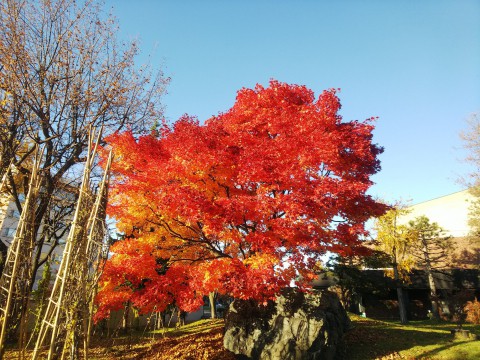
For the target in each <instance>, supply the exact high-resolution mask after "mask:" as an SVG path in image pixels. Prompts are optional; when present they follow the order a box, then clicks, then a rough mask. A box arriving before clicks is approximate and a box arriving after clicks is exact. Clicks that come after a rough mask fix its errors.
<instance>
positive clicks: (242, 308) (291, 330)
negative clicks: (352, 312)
mask: <svg viewBox="0 0 480 360" xmlns="http://www.w3.org/2000/svg"><path fill="white" fill-rule="evenodd" d="M349 327H350V320H349V318H348V316H347V313H346V312H345V310H344V309H343V307H342V305H341V303H340V301H339V299H338V297H337V295H336V294H334V293H332V292H329V291H326V290H316V291H315V290H314V291H313V292H311V293H308V294H306V293H302V292H300V291H297V290H295V289H285V291H284V292H283V293H282V295H281V296H280V297H279V298H278V299H277V301H276V302H273V301H272V302H269V303H268V304H267V305H266V306H263V305H258V304H257V303H256V302H254V301H245V300H235V301H234V302H233V303H232V304H231V305H230V309H229V311H228V313H227V316H226V322H225V336H224V346H225V348H226V349H228V350H229V351H231V352H233V353H235V354H237V355H238V357H239V358H244V359H247V358H250V359H255V360H256V359H259V360H320V359H321V360H333V359H335V360H337V359H343V354H344V346H343V335H344V333H345V331H346V330H347V329H348V328H349Z"/></svg>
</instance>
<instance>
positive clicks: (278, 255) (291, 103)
mask: <svg viewBox="0 0 480 360" xmlns="http://www.w3.org/2000/svg"><path fill="white" fill-rule="evenodd" d="M339 109H340V101H339V99H338V98H337V96H336V91H335V90H333V89H332V90H328V91H324V92H323V93H322V94H321V95H320V96H319V98H318V99H316V98H315V96H314V94H313V92H312V91H311V90H309V89H307V88H306V87H305V86H298V85H289V84H284V83H280V82H277V81H271V82H270V85H269V87H267V88H265V87H262V86H260V85H257V86H256V87H255V89H242V90H240V91H239V92H238V95H237V99H236V102H235V104H234V106H233V107H232V108H231V109H230V110H229V111H227V112H225V113H222V114H219V115H218V116H215V117H212V118H211V119H209V120H207V121H206V122H205V124H203V125H201V124H199V122H198V121H197V120H196V119H195V118H192V117H188V116H184V117H182V118H181V119H179V120H178V121H177V122H176V123H175V124H174V125H173V127H171V128H168V127H164V128H163V129H162V130H161V131H160V132H159V133H155V134H150V135H147V136H143V137H140V138H138V139H136V138H134V137H133V135H132V134H131V133H129V132H125V133H120V134H115V135H113V136H110V137H109V138H108V139H107V142H108V143H109V146H111V147H112V148H113V149H114V153H115V161H114V165H113V170H114V173H115V182H114V185H113V189H112V195H111V200H110V205H109V212H110V215H111V216H113V217H115V218H116V219H117V221H118V227H119V229H120V230H121V231H123V232H124V233H125V234H126V235H127V237H129V238H131V239H129V240H126V241H121V242H119V243H117V244H116V245H115V246H114V248H112V251H113V252H114V255H113V256H112V258H111V259H110V260H109V261H108V262H107V265H106V268H105V273H104V275H103V277H102V281H101V291H100V294H99V296H98V302H99V304H100V309H99V314H98V315H97V317H102V316H106V314H107V313H108V310H109V309H113V308H120V307H121V304H122V302H125V301H127V300H130V301H132V303H133V304H134V305H135V306H137V307H138V308H140V309H142V310H144V311H150V310H152V304H155V305H156V306H157V307H156V309H157V310H162V309H163V308H164V306H166V304H168V303H169V302H172V301H177V303H179V304H180V306H181V307H182V308H183V309H185V310H192V309H193V308H195V307H198V306H199V305H200V304H201V298H202V296H203V295H204V294H207V293H209V292H210V291H218V292H220V293H225V294H229V295H231V296H233V297H236V298H242V299H247V298H253V299H256V300H259V301H265V300H267V299H271V298H273V297H275V295H276V294H278V292H279V290H280V289H281V288H283V287H285V286H289V285H290V284H291V283H292V282H295V283H296V285H298V286H300V287H303V286H305V285H306V284H308V281H310V280H311V279H312V277H314V276H315V274H314V270H315V266H314V264H315V263H316V262H317V261H318V260H319V258H320V257H321V256H322V255H324V254H325V253H326V252H327V251H330V252H333V253H338V254H343V255H346V254H349V255H351V254H352V253H353V252H359V251H362V246H361V242H360V240H359V238H360V237H361V236H363V235H366V230H365V228H364V224H365V222H366V221H367V220H368V219H369V218H370V217H372V216H376V215H379V214H381V213H382V212H383V211H384V206H383V205H382V204H379V203H378V202H376V201H375V200H374V199H372V197H371V196H369V195H367V194H366V192H367V190H368V189H369V187H370V186H371V185H372V181H371V180H370V177H371V175H373V174H375V173H376V172H378V171H379V169H380V164H379V161H378V159H377V155H378V154H380V153H381V152H382V148H381V147H379V146H377V145H375V144H373V143H372V130H373V129H374V126H373V124H372V120H373V119H368V120H366V121H364V122H360V121H343V120H342V117H341V116H340V115H339V114H338V111H339ZM159 259H162V261H159ZM159 264H161V265H159Z"/></svg>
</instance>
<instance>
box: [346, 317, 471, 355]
mask: <svg viewBox="0 0 480 360" xmlns="http://www.w3.org/2000/svg"><path fill="white" fill-rule="evenodd" d="M355 324H356V326H355V327H354V328H353V329H352V330H351V331H350V332H348V333H347V335H346V348H347V356H346V358H347V359H351V360H367V359H368V360H370V359H377V358H382V357H385V358H388V359H396V358H401V357H400V355H399V352H401V351H403V350H408V349H412V348H414V347H419V348H425V350H419V351H418V353H416V354H412V356H413V357H412V358H414V359H435V356H436V355H438V354H439V353H440V352H441V351H444V350H448V349H449V348H453V347H457V346H458V347H459V348H461V346H460V345H461V344H463V343H470V341H453V338H452V335H451V334H450V332H449V331H447V329H446V328H445V330H444V331H442V332H439V331H429V329H427V328H421V327H419V328H418V329H415V327H414V326H406V327H404V326H401V325H392V324H388V323H383V322H379V321H372V320H368V321H359V322H356V323H355ZM436 330H440V329H439V328H436ZM441 330H443V329H441ZM475 343H477V344H478V347H479V351H480V342H475ZM432 346H434V347H435V348H434V349H431V347H432ZM412 351H413V350H412ZM465 356H466V355H462V357H459V358H458V359H462V360H463V359H468V357H465ZM471 359H477V357H471Z"/></svg>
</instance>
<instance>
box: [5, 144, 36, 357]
mask: <svg viewBox="0 0 480 360" xmlns="http://www.w3.org/2000/svg"><path fill="white" fill-rule="evenodd" d="M41 158H42V152H40V154H39V153H38V152H37V154H36V156H35V162H34V164H33V167H32V173H31V177H30V184H29V189H28V193H27V196H26V199H25V203H24V204H23V208H22V213H21V215H20V219H19V222H18V226H17V230H16V232H15V236H14V238H13V241H12V243H11V245H10V247H9V249H8V253H7V259H6V262H5V267H4V270H3V273H2V277H1V278H0V318H1V320H2V323H1V332H0V359H1V358H3V353H4V351H5V340H6V337H7V333H8V331H9V325H11V321H15V320H16V321H20V339H19V347H20V353H19V356H20V359H23V358H24V355H25V354H24V351H25V343H26V339H25V334H26V331H25V327H26V325H27V320H28V319H27V317H28V312H27V309H28V300H29V293H28V291H29V289H30V281H31V279H32V275H33V274H32V268H31V262H32V255H33V249H34V246H35V239H34V237H33V227H34V221H35V200H36V197H37V195H38V191H39V189H40V184H41V177H40V175H39V173H38V172H39V167H40V163H41ZM7 172H8V170H7ZM5 175H6V174H5ZM2 186H3V181H2ZM14 306H17V307H19V308H18V309H17V314H18V312H19V315H20V318H19V319H12V315H13V313H12V309H13V307H14Z"/></svg>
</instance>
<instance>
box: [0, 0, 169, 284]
mask: <svg viewBox="0 0 480 360" xmlns="http://www.w3.org/2000/svg"><path fill="white" fill-rule="evenodd" d="M116 32H117V23H116V21H115V19H114V18H113V17H112V16H109V15H108V14H105V12H104V11H103V9H102V6H101V4H100V3H99V2H97V1H96V0H85V1H78V2H77V1H74V0H38V1H34V0H5V1H2V2H1V3H0V94H1V97H0V98H1V99H3V100H2V101H3V102H2V114H4V116H3V117H2V124H0V125H1V129H0V130H1V131H0V141H1V147H0V150H1V151H0V156H1V158H0V159H1V164H0V165H1V168H2V171H6V170H5V169H6V164H8V163H10V162H12V163H13V165H14V169H15V171H11V172H9V173H8V179H9V181H8V185H9V186H8V191H9V193H10V194H11V196H12V197H13V199H14V201H15V202H16V204H17V207H18V210H19V211H21V208H22V201H21V199H22V196H24V194H23V195H22V193H23V192H24V191H25V190H24V189H27V182H28V179H29V175H30V171H31V167H30V165H29V161H27V160H28V159H29V157H31V153H32V149H33V148H34V145H35V144H41V145H42V146H44V148H45V151H44V155H43V159H42V164H41V168H40V176H41V177H42V187H41V192H40V199H39V205H38V207H37V210H36V214H35V234H36V247H35V252H34V255H33V256H34V258H33V262H32V266H33V268H34V272H33V273H34V274H35V273H36V271H37V270H38V269H39V267H40V266H41V265H42V264H43V263H44V262H45V261H46V260H47V258H48V256H49V255H50V254H51V252H52V251H53V250H54V248H55V247H56V246H57V245H58V243H59V239H60V238H61V237H62V235H63V234H64V233H65V232H66V231H67V227H68V221H67V220H66V219H68V217H69V216H71V212H72V210H73V207H74V206H73V204H74V203H75V199H76V197H77V196H78V194H77V193H76V189H77V188H78V185H79V179H78V178H76V177H75V176H74V175H75V172H77V173H79V172H78V171H75V170H78V166H77V164H79V163H82V162H83V161H84V160H85V151H86V147H87V142H88V141H87V139H88V128H89V126H93V127H94V128H98V127H100V126H104V133H105V134H106V135H108V134H109V133H112V132H115V131H118V130H121V129H125V128H129V129H131V130H133V131H134V132H136V133H141V132H145V131H148V130H150V129H151V128H152V126H153V125H154V124H155V123H156V121H158V120H159V119H161V117H162V108H161V107H160V105H159V104H160V102H159V99H160V97H161V95H162V94H163V93H164V89H165V85H166V83H167V80H168V79H165V78H164V77H163V74H162V73H161V72H160V71H157V72H154V71H152V70H151V69H150V68H149V67H148V66H144V67H138V66H136V65H135V58H136V55H137V54H138V51H139V50H138V47H137V44H136V43H130V44H124V43H120V42H119V41H118V40H117V37H116ZM19 174H20V175H23V176H20V175H19ZM44 245H48V249H49V250H48V251H47V254H45V248H44ZM42 248H43V250H42ZM42 252H43V254H42ZM32 283H33V282H32Z"/></svg>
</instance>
